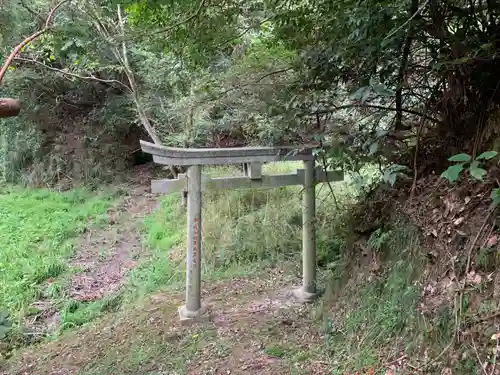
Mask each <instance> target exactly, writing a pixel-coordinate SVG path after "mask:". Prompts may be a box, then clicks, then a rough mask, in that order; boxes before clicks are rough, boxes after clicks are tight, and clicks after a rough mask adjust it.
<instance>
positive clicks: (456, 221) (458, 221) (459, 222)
mask: <svg viewBox="0 0 500 375" xmlns="http://www.w3.org/2000/svg"><path fill="white" fill-rule="evenodd" d="M464 220H465V217H463V216H462V217H459V218H458V219H456V220H455V221H454V222H453V224H455V226H459V225H460V224H462V223H463V222H464Z"/></svg>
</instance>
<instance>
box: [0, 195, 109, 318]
mask: <svg viewBox="0 0 500 375" xmlns="http://www.w3.org/2000/svg"><path fill="white" fill-rule="evenodd" d="M111 203H112V198H111V195H109V194H103V195H96V194H95V192H94V193H92V192H89V191H86V190H74V191H71V192H65V193H57V192H52V191H49V190H45V189H41V190H33V189H27V188H17V187H3V188H2V189H1V192H0V249H1V251H0V307H1V308H3V309H7V310H9V311H12V312H14V313H23V312H26V311H27V310H28V305H29V304H30V303H31V302H33V301H34V300H36V299H38V298H40V297H41V295H42V293H43V289H42V288H41V284H43V282H44V281H46V280H47V279H49V278H57V277H58V276H60V275H61V274H63V273H64V272H65V271H66V269H67V259H68V258H69V257H70V256H71V255H72V253H73V242H72V239H73V238H74V237H75V236H77V235H79V234H80V233H82V232H83V231H84V230H86V229H87V228H89V226H91V225H92V224H93V223H94V222H95V221H96V220H99V218H100V217H102V215H104V214H105V213H106V210H107V208H108V207H110V205H111ZM52 292H53V293H55V292H56V291H52ZM49 294H50V293H49Z"/></svg>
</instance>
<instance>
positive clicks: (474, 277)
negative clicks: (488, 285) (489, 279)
mask: <svg viewBox="0 0 500 375" xmlns="http://www.w3.org/2000/svg"><path fill="white" fill-rule="evenodd" d="M482 280H483V278H482V277H481V275H478V274H477V273H476V272H475V271H471V272H469V273H468V274H467V276H466V278H465V281H466V282H467V283H468V284H470V285H478V284H481V281H482Z"/></svg>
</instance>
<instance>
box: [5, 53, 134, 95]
mask: <svg viewBox="0 0 500 375" xmlns="http://www.w3.org/2000/svg"><path fill="white" fill-rule="evenodd" d="M14 60H15V61H23V62H27V63H31V64H35V65H39V66H41V67H43V68H45V69H47V70H51V71H53V72H56V73H60V74H62V75H65V76H68V77H74V78H78V79H81V80H84V81H95V82H101V83H108V84H111V83H116V84H117V85H120V86H123V87H124V88H126V89H127V90H129V91H131V90H130V87H128V86H127V85H126V84H124V83H123V82H120V81H118V80H116V79H101V78H97V77H94V76H92V75H90V76H81V75H79V74H75V73H71V72H67V71H65V70H62V69H57V68H53V67H51V66H48V65H46V64H44V63H42V62H40V61H37V60H32V59H26V58H23V57H15V58H14Z"/></svg>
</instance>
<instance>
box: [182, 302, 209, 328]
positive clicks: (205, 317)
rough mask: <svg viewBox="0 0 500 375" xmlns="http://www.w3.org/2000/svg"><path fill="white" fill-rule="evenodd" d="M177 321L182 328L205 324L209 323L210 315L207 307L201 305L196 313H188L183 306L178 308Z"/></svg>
mask: <svg viewBox="0 0 500 375" xmlns="http://www.w3.org/2000/svg"><path fill="white" fill-rule="evenodd" d="M179 319H180V321H181V324H182V325H184V326H188V325H191V324H198V323H205V322H208V321H210V313H209V311H208V309H207V307H206V306H203V305H202V306H201V308H199V309H198V310H196V311H189V310H188V309H187V307H186V306H185V305H184V306H181V307H179Z"/></svg>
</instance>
